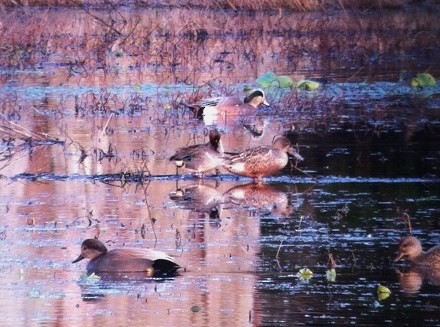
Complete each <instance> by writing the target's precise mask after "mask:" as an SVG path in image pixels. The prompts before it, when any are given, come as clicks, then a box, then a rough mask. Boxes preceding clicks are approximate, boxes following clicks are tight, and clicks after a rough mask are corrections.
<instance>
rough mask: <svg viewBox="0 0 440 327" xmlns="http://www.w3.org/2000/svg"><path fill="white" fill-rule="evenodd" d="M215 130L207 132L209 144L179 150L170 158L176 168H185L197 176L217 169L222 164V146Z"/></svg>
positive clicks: (218, 134)
mask: <svg viewBox="0 0 440 327" xmlns="http://www.w3.org/2000/svg"><path fill="white" fill-rule="evenodd" d="M220 137H221V136H220V133H219V131H218V130H217V129H213V130H211V131H210V132H209V142H208V143H205V144H196V145H191V146H188V147H185V148H180V149H178V150H177V151H176V153H175V154H174V155H172V156H171V157H170V161H175V163H176V166H177V167H183V166H185V168H186V169H188V170H190V171H193V172H196V173H197V174H199V175H203V173H205V172H207V171H209V170H212V169H214V168H217V167H218V166H220V165H221V164H222V163H223V159H222V156H223V152H224V150H223V144H222V141H221V139H220Z"/></svg>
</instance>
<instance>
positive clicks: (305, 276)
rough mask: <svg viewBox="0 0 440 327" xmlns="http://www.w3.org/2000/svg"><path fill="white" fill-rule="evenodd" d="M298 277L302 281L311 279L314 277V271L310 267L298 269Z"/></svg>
mask: <svg viewBox="0 0 440 327" xmlns="http://www.w3.org/2000/svg"><path fill="white" fill-rule="evenodd" d="M296 277H298V278H299V280H302V281H309V280H310V279H311V278H312V277H313V272H312V271H311V270H310V269H309V268H302V269H300V270H299V271H298V273H297V274H296Z"/></svg>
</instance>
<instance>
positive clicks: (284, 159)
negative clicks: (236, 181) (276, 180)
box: [223, 135, 304, 181]
mask: <svg viewBox="0 0 440 327" xmlns="http://www.w3.org/2000/svg"><path fill="white" fill-rule="evenodd" d="M288 154H290V155H292V156H293V157H294V158H295V159H296V160H304V158H303V157H302V156H301V155H300V154H299V153H297V152H296V150H295V149H294V148H293V147H292V145H291V144H290V142H289V140H288V139H287V138H286V137H284V136H282V135H277V136H275V137H274V138H273V141H272V146H271V147H268V146H259V147H255V148H252V149H248V150H246V151H244V152H242V153H239V154H237V155H232V156H230V157H229V158H227V159H225V164H224V165H223V167H225V168H226V169H227V170H228V171H230V172H231V173H233V174H236V175H240V176H245V177H251V178H255V179H257V180H258V181H261V180H262V178H263V177H265V176H270V175H273V174H275V173H277V172H279V171H280V170H282V169H283V168H284V167H285V166H286V165H287V163H288V161H289V156H288Z"/></svg>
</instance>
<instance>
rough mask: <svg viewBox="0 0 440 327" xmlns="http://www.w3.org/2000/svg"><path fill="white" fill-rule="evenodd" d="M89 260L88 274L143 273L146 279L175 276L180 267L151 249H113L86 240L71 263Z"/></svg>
mask: <svg viewBox="0 0 440 327" xmlns="http://www.w3.org/2000/svg"><path fill="white" fill-rule="evenodd" d="M85 258H87V259H90V261H89V263H88V264H87V271H90V272H145V273H146V274H147V276H148V277H152V276H161V275H162V276H163V275H170V276H172V275H175V274H176V271H177V270H178V269H179V268H180V266H179V265H178V264H177V263H176V262H175V261H174V259H173V258H172V257H170V256H169V255H167V254H166V253H164V252H161V251H155V250H151V249H133V248H131V249H130V248H126V249H115V250H111V251H108V250H107V247H106V246H105V245H104V244H103V243H102V242H100V241H98V240H97V239H87V240H85V241H84V242H83V243H82V245H81V254H80V255H79V256H78V258H76V259H75V260H73V261H72V263H76V262H78V261H81V260H83V259H85Z"/></svg>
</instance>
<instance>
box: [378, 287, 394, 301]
mask: <svg viewBox="0 0 440 327" xmlns="http://www.w3.org/2000/svg"><path fill="white" fill-rule="evenodd" d="M390 294H391V291H390V289H389V288H388V287H386V286H383V285H380V284H379V286H378V287H377V298H378V299H379V301H383V300H385V299H386V298H388V297H389V296H390Z"/></svg>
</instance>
